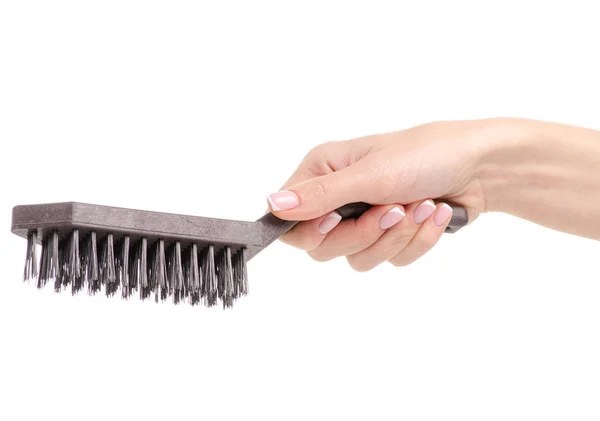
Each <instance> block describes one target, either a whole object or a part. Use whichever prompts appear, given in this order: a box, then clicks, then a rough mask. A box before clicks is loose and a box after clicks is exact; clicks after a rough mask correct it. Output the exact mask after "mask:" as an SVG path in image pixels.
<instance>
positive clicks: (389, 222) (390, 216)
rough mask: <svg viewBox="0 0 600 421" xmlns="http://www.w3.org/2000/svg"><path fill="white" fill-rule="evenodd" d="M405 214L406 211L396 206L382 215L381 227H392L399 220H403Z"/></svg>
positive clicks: (383, 228)
mask: <svg viewBox="0 0 600 421" xmlns="http://www.w3.org/2000/svg"><path fill="white" fill-rule="evenodd" d="M405 215H406V213H404V212H403V211H402V209H400V208H399V207H398V206H396V207H395V208H393V209H391V210H389V211H388V212H387V213H386V214H385V215H383V216H382V217H381V219H380V220H379V228H381V229H382V230H386V229H388V228H391V227H393V226H394V225H396V224H397V223H398V222H400V221H402V218H404V216H405Z"/></svg>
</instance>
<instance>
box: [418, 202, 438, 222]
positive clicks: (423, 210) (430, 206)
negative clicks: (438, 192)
mask: <svg viewBox="0 0 600 421" xmlns="http://www.w3.org/2000/svg"><path fill="white" fill-rule="evenodd" d="M434 211H435V203H433V202H432V201H431V200H426V201H425V202H423V203H421V204H420V205H419V206H417V209H415V213H414V215H413V218H414V221H415V224H420V223H421V222H423V221H424V220H426V219H427V218H429V217H430V216H431V214H432V213H433V212H434Z"/></svg>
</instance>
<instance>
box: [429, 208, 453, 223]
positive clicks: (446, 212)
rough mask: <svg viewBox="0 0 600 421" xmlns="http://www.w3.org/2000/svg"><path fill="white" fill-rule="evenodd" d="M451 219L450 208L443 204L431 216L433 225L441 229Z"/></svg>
mask: <svg viewBox="0 0 600 421" xmlns="http://www.w3.org/2000/svg"><path fill="white" fill-rule="evenodd" d="M451 217H452V208H451V207H450V206H449V205H447V204H445V203H444V204H443V205H442V206H440V208H439V209H438V210H437V211H436V212H435V215H433V223H434V224H436V225H437V226H438V227H441V226H442V225H444V224H445V223H446V221H448V219H450V218H451Z"/></svg>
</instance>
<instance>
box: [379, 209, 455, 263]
mask: <svg viewBox="0 0 600 421" xmlns="http://www.w3.org/2000/svg"><path fill="white" fill-rule="evenodd" d="M451 218H452V208H451V207H450V206H449V205H447V204H445V203H444V204H438V205H437V207H436V211H435V213H434V214H433V216H432V217H430V218H428V219H427V220H426V221H425V222H424V223H423V225H422V226H421V228H420V229H419V231H418V232H417V233H416V235H415V236H414V237H413V239H412V240H411V241H410V243H409V244H408V245H407V246H406V247H405V248H404V249H403V250H402V251H400V252H399V253H398V254H396V255H395V256H394V257H393V258H391V259H390V263H392V264H393V265H394V266H406V265H409V264H411V263H413V262H414V261H415V260H417V259H419V258H420V257H421V256H423V255H424V254H425V253H427V252H428V251H429V250H431V249H432V248H433V246H435V245H436V243H437V242H438V241H439V239H440V237H441V236H442V234H443V233H444V231H445V230H446V227H447V226H448V223H449V222H450V219H451Z"/></svg>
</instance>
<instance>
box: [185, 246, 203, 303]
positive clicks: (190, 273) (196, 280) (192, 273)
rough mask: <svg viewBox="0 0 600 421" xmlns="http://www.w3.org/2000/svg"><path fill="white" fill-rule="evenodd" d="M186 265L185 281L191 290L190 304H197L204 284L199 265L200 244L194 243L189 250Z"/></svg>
mask: <svg viewBox="0 0 600 421" xmlns="http://www.w3.org/2000/svg"><path fill="white" fill-rule="evenodd" d="M186 262H187V263H186V267H185V274H184V276H185V283H186V286H187V290H188V291H189V297H190V304H191V305H196V304H198V303H200V292H201V290H200V287H201V284H202V272H200V268H199V265H198V246H197V245H196V244H192V246H191V247H190V248H189V250H188V251H187V257H186Z"/></svg>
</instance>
